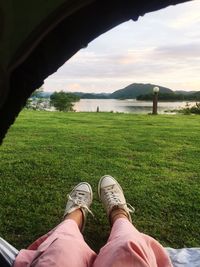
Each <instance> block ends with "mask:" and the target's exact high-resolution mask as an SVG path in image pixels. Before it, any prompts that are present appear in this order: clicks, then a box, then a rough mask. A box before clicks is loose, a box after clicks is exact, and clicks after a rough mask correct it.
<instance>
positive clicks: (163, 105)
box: [74, 99, 195, 114]
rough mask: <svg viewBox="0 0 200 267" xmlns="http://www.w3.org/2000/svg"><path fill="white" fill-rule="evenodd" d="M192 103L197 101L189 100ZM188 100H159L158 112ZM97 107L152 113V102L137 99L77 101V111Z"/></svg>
mask: <svg viewBox="0 0 200 267" xmlns="http://www.w3.org/2000/svg"><path fill="white" fill-rule="evenodd" d="M189 103H191V104H192V105H194V104H195V102H189ZM185 105H186V102H159V103H158V112H159V113H165V111H166V110H173V109H178V108H181V107H185ZM97 107H99V110H100V111H107V112H111V111H113V112H125V113H144V114H146V113H151V112H152V102H148V101H137V100H136V99H127V100H116V99H81V100H80V101H79V102H77V103H75V105H74V109H75V110H76V111H85V112H86V111H87V112H88V111H89V112H96V110H97Z"/></svg>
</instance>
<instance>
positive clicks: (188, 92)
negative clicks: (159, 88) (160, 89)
mask: <svg viewBox="0 0 200 267" xmlns="http://www.w3.org/2000/svg"><path fill="white" fill-rule="evenodd" d="M196 92H197V91H184V90H176V91H174V93H176V94H183V95H189V94H194V93H196Z"/></svg>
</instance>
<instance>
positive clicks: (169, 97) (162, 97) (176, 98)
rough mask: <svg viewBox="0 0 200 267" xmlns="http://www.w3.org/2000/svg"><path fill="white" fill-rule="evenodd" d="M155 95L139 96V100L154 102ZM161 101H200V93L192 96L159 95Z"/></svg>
mask: <svg viewBox="0 0 200 267" xmlns="http://www.w3.org/2000/svg"><path fill="white" fill-rule="evenodd" d="M152 98H153V94H152V93H151V94H145V95H139V96H137V97H136V99H137V100H145V101H152ZM158 99H159V101H200V92H196V93H191V94H177V93H159V94H158Z"/></svg>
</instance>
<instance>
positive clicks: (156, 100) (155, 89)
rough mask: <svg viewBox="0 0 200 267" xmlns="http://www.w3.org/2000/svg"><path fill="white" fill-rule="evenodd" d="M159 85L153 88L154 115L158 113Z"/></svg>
mask: <svg viewBox="0 0 200 267" xmlns="http://www.w3.org/2000/svg"><path fill="white" fill-rule="evenodd" d="M159 90H160V89H159V87H157V86H155V87H154V88H153V112H152V114H153V115H157V114H158V112H157V107H158V92H159Z"/></svg>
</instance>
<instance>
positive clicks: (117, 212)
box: [110, 208, 129, 226]
mask: <svg viewBox="0 0 200 267" xmlns="http://www.w3.org/2000/svg"><path fill="white" fill-rule="evenodd" d="M119 218H124V219H127V220H129V219H128V214H127V213H126V212H125V211H124V210H123V209H120V208H117V209H113V210H112V211H111V213H110V224H111V226H112V225H113V224H114V222H115V221H116V220H117V219H119Z"/></svg>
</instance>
